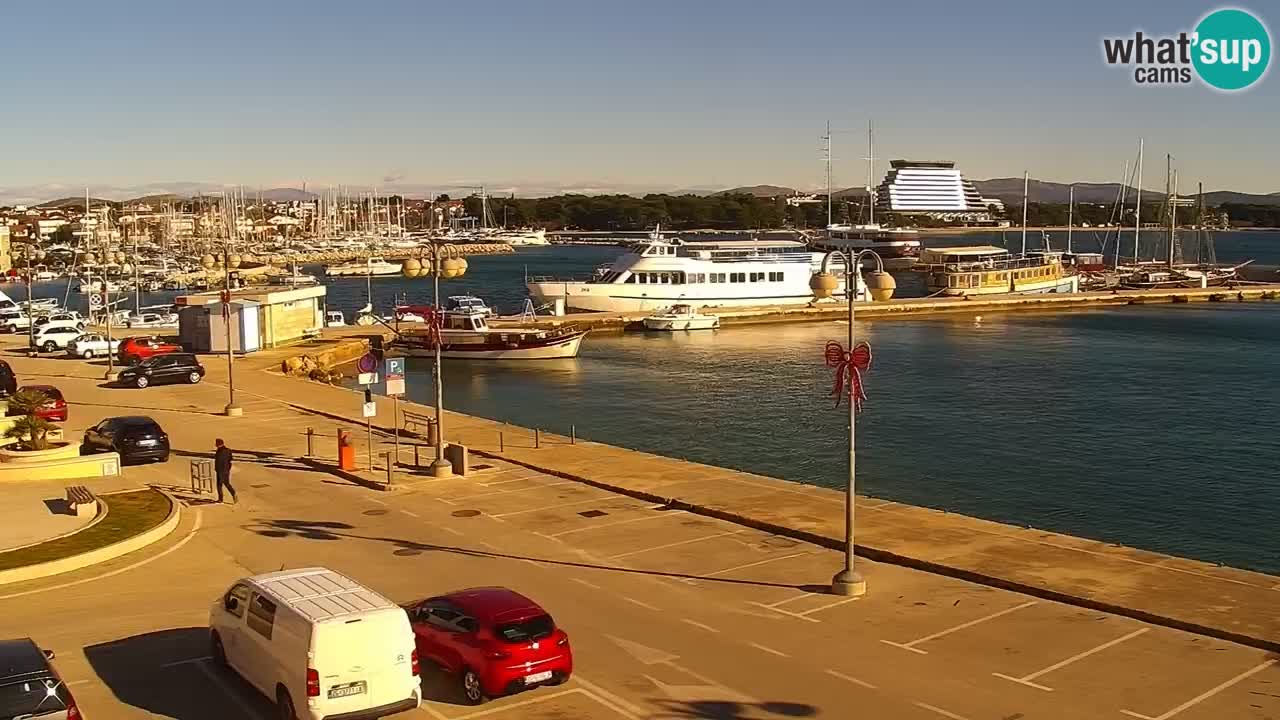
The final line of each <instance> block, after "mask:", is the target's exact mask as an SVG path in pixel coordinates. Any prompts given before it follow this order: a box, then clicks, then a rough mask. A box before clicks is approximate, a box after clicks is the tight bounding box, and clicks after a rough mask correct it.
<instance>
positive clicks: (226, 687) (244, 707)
mask: <svg viewBox="0 0 1280 720" xmlns="http://www.w3.org/2000/svg"><path fill="white" fill-rule="evenodd" d="M196 667H198V668H200V670H201V672H203V673H204V674H205V675H207V676H208V677H209V679H210V680H212V681H213V684H214V685H217V686H218V687H220V688H222V691H223V692H224V693H226V694H227V695H229V696H230V697H231V700H232V702H234V703H235V704H236V705H237V706H238V707H239V708H240V712H241V713H243V717H247V718H254V717H262V715H260V714H259V713H258V711H257V710H255V709H254V708H253V706H252V705H250V704H249V703H247V702H245V699H244V698H243V697H241V696H240V693H239V692H237V691H236V689H235V688H233V687H231V685H230V684H228V683H227V681H226V679H225V678H223V677H222V675H221V674H220V673H218V672H217V671H215V670H213V669H211V668H210V667H209V664H208V663H196Z"/></svg>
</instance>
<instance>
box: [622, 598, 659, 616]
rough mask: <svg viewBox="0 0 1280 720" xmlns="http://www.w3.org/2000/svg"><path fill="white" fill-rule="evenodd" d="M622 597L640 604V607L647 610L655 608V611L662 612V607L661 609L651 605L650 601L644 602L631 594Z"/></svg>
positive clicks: (634, 603) (632, 602)
mask: <svg viewBox="0 0 1280 720" xmlns="http://www.w3.org/2000/svg"><path fill="white" fill-rule="evenodd" d="M622 599H623V600H626V601H627V602H629V603H631V604H632V605H639V606H640V607H642V608H645V609H646V610H653V611H654V612H662V609H661V608H656V607H654V606H652V605H650V604H649V603H647V602H643V601H641V600H637V599H635V598H633V597H630V596H625V597H623V598H622Z"/></svg>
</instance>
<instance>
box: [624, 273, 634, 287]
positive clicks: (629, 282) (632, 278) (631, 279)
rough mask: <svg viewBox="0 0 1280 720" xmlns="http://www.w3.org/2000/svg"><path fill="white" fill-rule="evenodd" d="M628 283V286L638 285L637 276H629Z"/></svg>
mask: <svg viewBox="0 0 1280 720" xmlns="http://www.w3.org/2000/svg"><path fill="white" fill-rule="evenodd" d="M626 283H627V284H628V285H634V284H635V283H636V276H635V275H628V276H627V279H626Z"/></svg>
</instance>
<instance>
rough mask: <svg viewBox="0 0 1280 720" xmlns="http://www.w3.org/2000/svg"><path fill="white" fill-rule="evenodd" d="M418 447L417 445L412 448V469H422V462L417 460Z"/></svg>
mask: <svg viewBox="0 0 1280 720" xmlns="http://www.w3.org/2000/svg"><path fill="white" fill-rule="evenodd" d="M419 447H420V446H419V445H414V446H413V466H414V467H416V468H420V467H422V461H421V460H419V459H418V449H419Z"/></svg>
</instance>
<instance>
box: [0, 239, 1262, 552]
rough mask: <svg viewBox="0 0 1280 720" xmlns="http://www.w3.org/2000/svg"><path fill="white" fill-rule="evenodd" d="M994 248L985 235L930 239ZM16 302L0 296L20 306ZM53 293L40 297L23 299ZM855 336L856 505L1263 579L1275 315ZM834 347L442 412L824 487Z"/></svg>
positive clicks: (416, 285)
mask: <svg viewBox="0 0 1280 720" xmlns="http://www.w3.org/2000/svg"><path fill="white" fill-rule="evenodd" d="M1006 237H1007V238H1008V240H1009V242H1010V243H1011V244H1013V243H1017V242H1019V240H1020V238H1019V236H1018V234H1017V233H1016V232H1010V233H1008V234H1007V235H1006ZM1088 237H1089V236H1087V235H1086V236H1084V239H1085V240H1087V238H1088ZM1000 240H1001V234H1000V233H993V234H991V235H988V236H985V237H984V236H973V235H969V236H951V237H947V238H945V239H944V240H943V241H942V242H946V243H950V244H978V243H985V242H993V241H994V243H995V244H1000ZM1081 243H1082V237H1081V234H1077V236H1076V247H1077V248H1078V249H1081V250H1090V249H1092V248H1091V247H1089V246H1088V245H1082V244H1081ZM1056 244H1059V243H1058V242H1057V236H1055V245H1056ZM1217 249H1218V256H1219V259H1220V260H1222V261H1224V262H1234V261H1238V260H1243V259H1247V258H1256V259H1257V261H1258V262H1259V263H1264V264H1272V265H1274V264H1280V234H1275V233H1219V234H1218V248H1217ZM620 251H621V250H620V249H619V248H597V247H564V246H559V247H550V248H536V249H526V250H521V251H520V252H518V253H516V254H514V255H506V256H493V257H476V258H472V259H471V261H470V263H471V269H470V272H469V273H468V274H467V275H466V276H465V277H463V278H461V279H459V280H453V281H448V282H445V283H442V291H443V292H444V293H445V294H461V293H473V294H477V295H480V296H482V297H485V298H486V299H488V300H489V301H490V302H491V304H494V305H495V306H497V307H499V308H500V309H502V310H503V311H506V312H511V311H515V310H518V309H519V307H520V306H521V304H522V302H523V299H524V297H525V292H524V286H523V278H524V274H525V272H526V269H527V272H528V273H529V274H531V275H533V274H554V275H584V274H589V273H590V272H591V270H592V269H593V268H594V267H596V266H597V265H600V264H602V263H607V262H609V261H610V260H611V259H612V258H613V257H615V256H616V255H617V254H618V253H619V252H620ZM1122 252H1123V250H1122ZM910 282H911V279H910V276H909V275H908V276H900V281H899V286H900V287H901V288H903V290H904V292H909V288H910V285H909V283H910ZM20 287H21V286H16V287H15V286H8V287H6V288H5V291H6V292H8V293H9V294H10V295H11V296H12V297H14V298H20V297H21V294H22V290H21V289H20ZM373 288H374V301H375V304H376V305H377V306H378V307H379V308H389V307H390V306H391V304H392V303H393V302H394V297H395V296H397V295H400V296H403V297H404V298H405V299H407V300H408V301H409V302H428V301H429V299H430V284H429V283H428V282H426V281H409V280H404V279H399V278H393V279H381V280H375V281H374V283H373ZM61 294H62V286H61V285H56V284H55V285H47V286H41V287H40V288H38V290H37V292H36V295H37V296H46V295H49V296H52V295H58V296H60V295H61ZM74 297H75V296H73V298H74ZM167 297H169V296H168V295H157V296H149V297H147V298H144V302H145V303H150V302H161V301H163V299H165V298H167ZM329 302H330V305H331V306H333V307H338V308H341V309H345V310H347V311H348V312H350V311H351V310H354V309H356V308H358V307H360V306H361V305H363V304H364V302H365V283H364V282H363V281H361V280H338V281H336V282H334V283H331V284H330V292H329ZM856 329H857V333H858V335H859V337H860V338H865V339H868V340H870V342H871V343H872V345H873V347H874V348H875V365H874V367H873V368H872V369H871V372H870V373H869V374H868V376H867V386H868V392H869V395H870V401H869V403H868V405H867V408H866V411H865V412H864V414H863V416H862V418H861V419H860V420H859V426H858V430H859V435H858V437H859V446H858V450H859V463H858V483H859V486H858V487H859V491H860V492H862V493H864V494H868V495H872V496H876V497H882V498H887V499H892V500H899V501H903V502H908V503H912V504H916V505H924V506H929V507H935V508H941V509H945V510H948V511H953V512H960V513H964V514H967V515H973V516H977V517H983V518H989V519H992V520H997V521H1001V522H1006V523H1011V524H1016V525H1028V526H1033V527H1038V528H1044V529H1048V530H1055V531H1059V532H1065V533H1069V534H1072V535H1079V536H1084V537H1091V538H1096V539H1100V540H1105V541H1110V542H1117V543H1123V544H1127V545H1133V546H1137V547H1143V548H1148V549H1152V550H1156V551H1161V552H1167V553H1171V554H1175V555H1182V556H1187V557H1194V558H1198V559H1201V560H1206V561H1211V562H1221V563H1225V564H1228V565H1235V566H1239V567H1246V568H1252V569H1256V570H1261V571H1265V572H1272V573H1280V545H1277V544H1276V543H1275V532H1276V530H1275V528H1276V508H1280V413H1277V409H1278V408H1277V406H1278V405H1280V382H1277V380H1276V377H1277V375H1280V304H1245V305H1238V304H1234V303H1232V304H1226V303H1224V304H1220V305H1213V306H1209V305H1193V306H1179V307H1173V306H1150V307H1134V308H1123V309H1105V310H1096V311H1088V312H1077V313H1064V314H1051V315H1050V314H1044V315H1041V314H1035V315H1027V314H1015V315H990V314H987V315H984V316H983V317H981V319H979V318H977V317H973V316H968V317H949V318H945V319H929V320H911V321H901V320H898V321H892V322H865V323H864V322H859V323H858V326H857V328H856ZM844 334H845V326H844V325H842V324H840V323H834V322H833V323H822V324H803V325H782V326H767V327H744V328H726V329H723V330H719V331H715V332H705V333H690V334H629V335H625V336H617V335H613V336H611V335H597V336H591V337H588V339H587V341H586V342H585V343H584V344H583V349H582V353H581V356H580V357H578V358H577V359H575V360H567V361H551V362H538V363H523V364H521V363H507V364H498V363H488V364H486V363H478V362H476V363H467V362H448V363H446V365H445V378H446V386H445V402H446V405H447V407H449V408H450V409H453V410H457V411H460V412H465V413H469V414H474V415H480V416H484V417H489V418H494V419H499V420H506V421H510V422H513V423H516V424H520V425H525V426H540V427H543V428H546V429H548V430H551V431H555V432H561V433H565V432H567V431H568V428H569V426H570V424H573V425H576V427H577V432H578V434H579V435H581V436H583V437H586V438H589V439H592V440H598V441H601V442H606V443H610V444H614V445H620V446H625V447H631V448H636V449H640V450H646V451H651V452H657V453H661V454H664V455H671V456H676V457H682V458H687V459H690V460H695V461H699V462H705V463H711V464H715V465H722V466H727V467H734V468H741V469H743V470H749V471H752V472H757V473H762V474H766V475H772V476H775V477H780V478H784V479H787V480H792V481H795V482H803V483H813V484H816V485H822V486H826V487H843V483H844V477H845V469H844V453H845V437H846V434H845V429H844V414H843V411H837V410H834V409H833V408H832V401H831V398H830V396H829V393H830V390H831V374H830V370H828V369H827V368H826V367H824V365H823V362H822V347H823V344H824V343H825V342H826V341H827V340H829V339H842V338H843V336H844ZM430 367H431V366H430V363H429V361H425V360H422V361H419V360H411V361H410V366H409V383H408V384H409V394H410V396H411V397H412V398H413V399H415V400H420V401H427V400H428V398H429V395H430Z"/></svg>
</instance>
